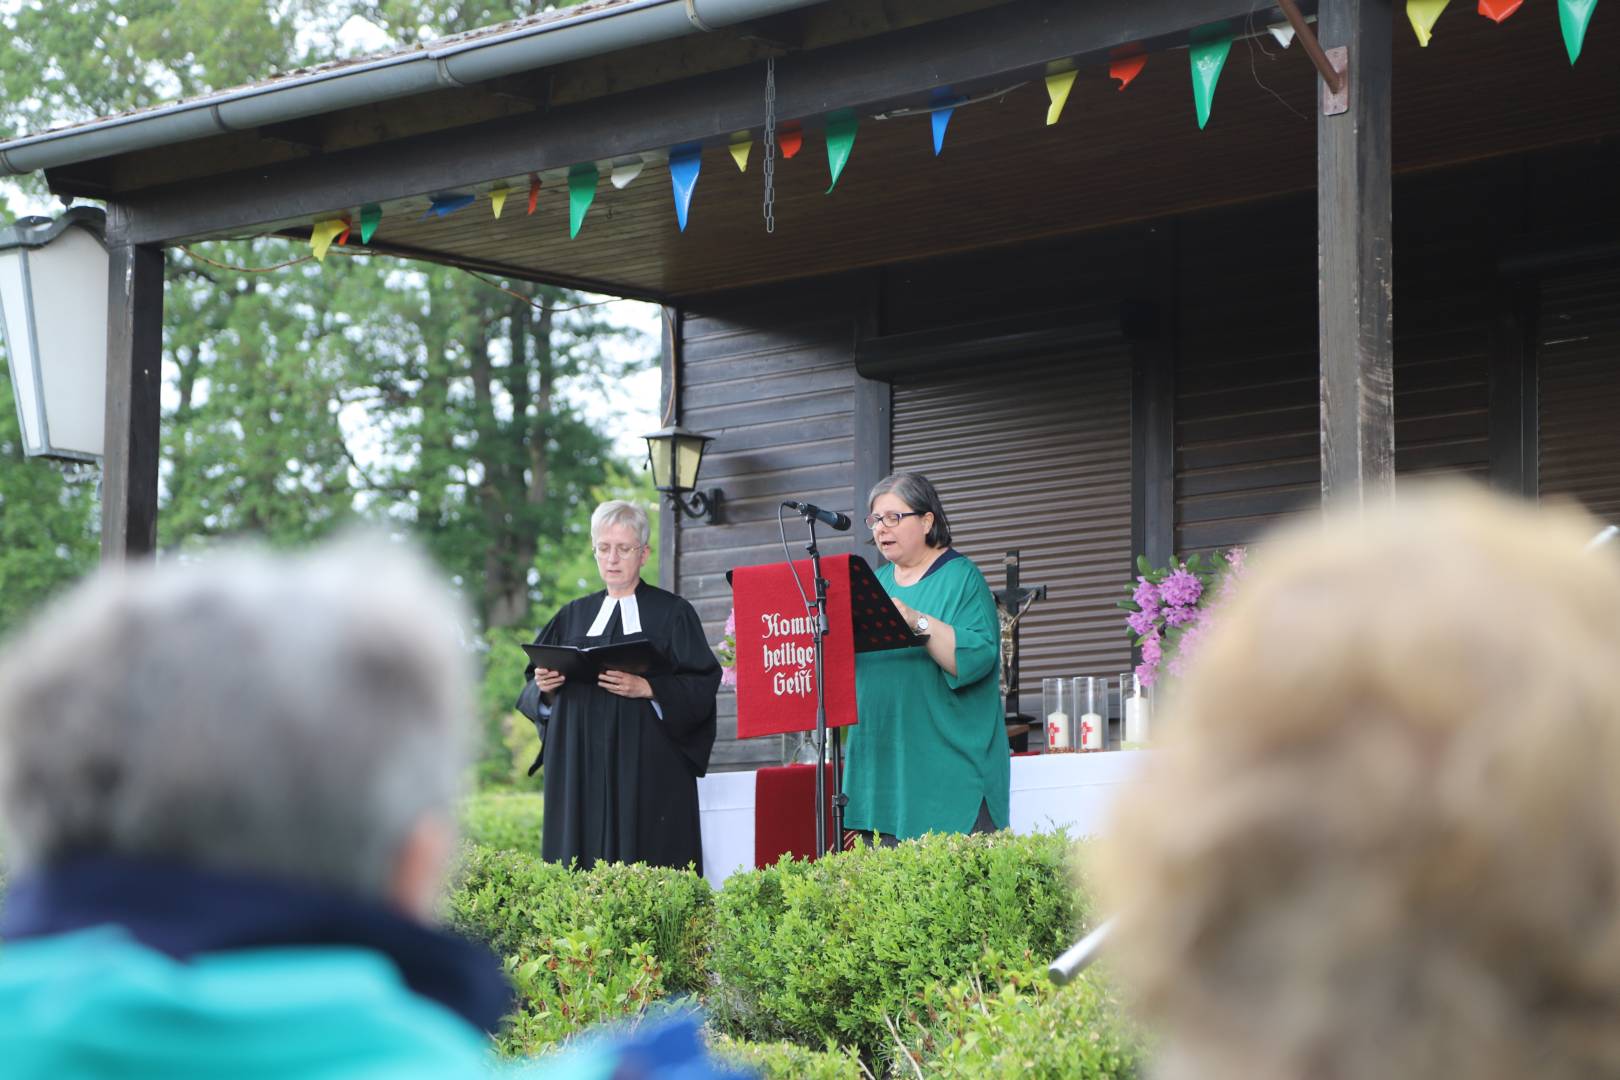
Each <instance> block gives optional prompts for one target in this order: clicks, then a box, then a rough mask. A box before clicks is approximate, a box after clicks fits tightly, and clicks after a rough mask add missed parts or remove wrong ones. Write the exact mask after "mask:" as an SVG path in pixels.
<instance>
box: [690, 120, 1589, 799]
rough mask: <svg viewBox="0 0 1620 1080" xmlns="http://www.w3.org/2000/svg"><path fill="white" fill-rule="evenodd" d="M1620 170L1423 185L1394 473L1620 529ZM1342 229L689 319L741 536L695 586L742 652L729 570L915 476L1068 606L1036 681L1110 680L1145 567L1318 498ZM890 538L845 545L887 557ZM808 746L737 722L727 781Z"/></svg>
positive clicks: (694, 569)
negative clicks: (1614, 179) (809, 516)
mask: <svg viewBox="0 0 1620 1080" xmlns="http://www.w3.org/2000/svg"><path fill="white" fill-rule="evenodd" d="M1617 165H1620V152H1617V149H1616V146H1615V145H1613V144H1599V145H1597V146H1593V147H1583V148H1577V149H1571V150H1564V151H1559V152H1556V153H1546V154H1541V155H1537V156H1533V157H1521V158H1509V159H1501V160H1497V161H1492V162H1485V163H1480V164H1476V165H1472V166H1468V167H1465V168H1459V169H1453V170H1448V171H1436V172H1432V173H1423V174H1416V175H1412V176H1407V177H1402V178H1398V180H1397V183H1396V187H1395V221H1396V245H1395V250H1396V265H1395V326H1396V348H1395V365H1396V367H1395V374H1396V384H1395V385H1396V401H1395V409H1396V412H1395V422H1396V467H1397V473H1398V474H1399V475H1402V476H1413V475H1420V474H1429V473H1435V472H1454V473H1460V474H1463V475H1467V476H1471V477H1475V478H1479V479H1488V480H1490V481H1491V482H1493V483H1495V484H1497V486H1499V487H1502V488H1505V489H1507V490H1511V491H1515V492H1520V493H1523V494H1528V495H1534V494H1535V493H1536V490H1537V487H1538V485H1540V486H1541V487H1543V488H1546V489H1547V490H1548V491H1549V492H1552V491H1556V492H1559V493H1567V494H1572V495H1574V496H1575V497H1577V498H1580V499H1582V500H1583V501H1586V502H1587V503H1588V504H1589V505H1591V506H1592V507H1593V508H1594V509H1595V510H1598V511H1599V512H1601V513H1606V514H1610V515H1620V465H1617V463H1620V423H1616V422H1615V419H1616V417H1617V416H1620V295H1617V293H1620V208H1617V207H1615V206H1613V205H1610V204H1611V203H1612V202H1613V200H1612V199H1607V200H1606V199H1605V196H1604V194H1603V191H1602V190H1601V189H1600V186H1599V185H1594V184H1593V183H1591V181H1590V177H1593V176H1599V175H1611V176H1612V175H1620V169H1617V168H1616V166H1617ZM1605 170H1607V171H1606V172H1605ZM1315 225H1316V222H1315V206H1314V196H1309V195H1307V196H1291V197H1288V198H1284V199H1279V200H1272V201H1269V202H1266V203H1263V204H1252V205H1248V206H1241V207H1232V208H1225V209H1219V210H1212V211H1207V212H1203V213H1200V214H1195V215H1187V216H1184V217H1180V218H1177V219H1174V220H1164V221H1158V222H1153V223H1147V224H1144V225H1136V226H1129V227H1124V228H1119V229H1114V230H1109V231H1106V232H1098V233H1090V234H1085V235H1082V236H1077V237H1068V238H1062V239H1058V240H1049V241H1043V242H1041V243H1039V244H1031V245H1025V246H1021V247H1016V248H1003V249H994V250H988V251H980V252H975V253H971V254H967V255H961V256H954V257H952V258H949V259H940V260H935V261H933V262H930V263H926V264H920V265H908V266H895V267H887V268H884V269H883V270H881V271H863V272H860V273H852V274H849V275H845V276H842V277H839V278H835V279H824V280H820V281H817V282H813V283H807V284H799V285H793V286H774V287H771V288H769V289H762V290H756V291H751V292H747V293H735V294H729V295H726V296H717V297H711V298H708V299H706V300H704V301H703V302H701V303H696V304H693V305H692V306H691V307H690V308H689V309H688V310H687V311H686V312H685V319H684V326H683V331H682V347H683V349H684V358H683V364H682V367H681V379H680V385H679V387H678V398H679V403H680V410H681V413H680V415H681V419H682V421H683V422H685V423H686V424H688V425H690V426H692V427H694V428H697V429H699V430H702V431H704V432H707V433H709V434H712V435H715V436H716V441H715V442H714V443H713V444H712V446H711V449H710V456H709V457H708V458H706V459H705V466H704V477H703V484H704V486H706V487H707V486H717V487H721V488H723V489H724V490H725V493H726V519H725V523H724V524H721V525H691V524H687V525H685V526H684V527H683V528H682V529H681V530H680V532H679V537H678V541H677V545H676V548H675V558H674V583H675V585H676V587H678V588H679V589H680V590H681V591H682V592H683V593H684V594H685V595H686V596H688V597H689V598H690V599H692V600H693V602H694V603H695V604H696V605H697V607H698V611H699V613H700V614H701V615H702V616H703V618H704V619H705V622H706V623H707V624H708V625H709V626H710V627H711V629H712V634H711V636H712V637H713V638H714V639H715V640H718V639H719V636H720V627H721V625H722V624H723V622H724V620H725V616H726V612H727V610H728V609H729V606H730V595H729V589H728V587H727V585H726V582H725V577H724V573H725V570H727V569H728V568H730V567H732V566H735V565H740V564H746V563H758V562H769V561H775V560H778V559H781V558H782V557H783V553H782V547H781V543H780V540H779V537H778V531H777V525H776V510H777V506H778V504H779V503H780V501H781V500H782V499H785V498H795V499H807V500H809V501H812V502H816V503H818V504H820V505H823V506H827V507H830V508H833V509H837V510H844V511H850V512H852V516H853V515H858V514H860V513H862V512H864V510H865V505H864V500H865V493H866V490H867V488H868V487H869V486H870V484H871V483H872V481H873V480H875V479H876V478H878V477H879V476H881V475H883V474H884V473H886V472H887V471H888V470H889V468H890V466H891V465H893V466H894V467H906V468H916V469H920V470H921V471H924V472H929V473H931V474H934V475H935V476H936V480H937V481H938V482H939V484H940V487H941V490H942V493H943V494H944V496H945V498H946V500H947V509H948V510H950V511H951V512H952V514H953V516H955V517H957V518H958V519H959V521H960V524H961V533H962V539H963V542H964V547H965V548H967V549H968V550H969V553H970V554H971V555H972V556H973V557H974V558H975V560H976V561H978V562H979V564H980V567H981V568H982V569H983V570H984V571H985V574H986V577H987V578H988V579H989V580H990V583H991V586H992V588H999V587H1000V586H1001V584H1002V574H1001V566H1000V561H999V558H998V556H999V554H1000V552H1001V551H1002V550H1004V549H1005V548H1010V547H1019V548H1021V549H1023V550H1025V551H1027V552H1028V557H1027V558H1026V561H1025V569H1024V575H1025V581H1026V582H1027V583H1033V584H1041V583H1048V584H1052V585H1054V586H1055V587H1056V589H1055V592H1054V595H1053V598H1052V600H1051V601H1050V602H1049V603H1048V604H1047V605H1046V606H1045V608H1044V609H1043V610H1042V611H1041V612H1040V613H1038V614H1035V615H1032V619H1031V623H1030V630H1031V633H1032V636H1031V640H1030V642H1029V643H1028V646H1027V647H1026V659H1027V663H1026V667H1025V670H1024V676H1025V685H1026V687H1028V686H1030V685H1031V683H1032V680H1034V679H1038V678H1039V677H1040V676H1041V675H1043V674H1059V673H1062V674H1081V673H1090V674H1113V673H1115V672H1114V670H1113V669H1115V668H1123V667H1124V665H1125V663H1127V662H1128V659H1129V656H1128V649H1129V646H1128V640H1127V638H1126V635H1125V633H1124V631H1123V626H1122V624H1121V625H1120V626H1119V627H1117V629H1118V631H1119V632H1118V634H1117V636H1114V635H1113V633H1112V631H1113V630H1114V629H1115V623H1116V622H1117V621H1118V620H1119V618H1120V616H1119V613H1118V612H1117V611H1116V610H1115V609H1114V608H1113V601H1114V599H1115V598H1116V596H1118V595H1120V594H1119V593H1117V592H1116V591H1115V590H1116V589H1117V587H1118V586H1119V585H1122V584H1123V583H1124V582H1125V581H1126V580H1128V578H1129V575H1130V573H1131V568H1130V563H1131V559H1132V557H1133V554H1134V552H1136V551H1143V550H1147V551H1153V550H1160V551H1165V552H1168V551H1169V550H1170V549H1171V546H1172V545H1174V550H1175V551H1177V552H1179V553H1181V554H1183V555H1185V554H1187V553H1189V552H1191V551H1195V550H1209V549H1213V548H1217V547H1225V546H1228V545H1232V544H1241V543H1251V542H1253V541H1255V540H1256V539H1257V538H1259V537H1260V536H1262V534H1263V533H1264V531H1265V529H1267V528H1268V527H1270V526H1272V525H1274V524H1276V523H1278V522H1279V521H1283V520H1286V519H1287V518H1288V517H1289V516H1291V515H1295V514H1299V513H1301V512H1305V511H1308V510H1311V509H1313V508H1315V507H1316V506H1317V505H1319V501H1320V496H1319V492H1320V465H1319V461H1320V449H1319V439H1320V436H1319V428H1318V412H1317V410H1318V386H1317V382H1318V372H1317V359H1316V350H1317V330H1316V305H1317V297H1316V290H1317V271H1316V266H1317V259H1316V243H1317V240H1316V230H1315ZM1543 365H1545V370H1543ZM801 533H802V526H800V524H799V522H798V521H797V519H796V518H794V519H793V520H790V521H789V523H788V537H789V540H790V542H793V543H794V546H793V550H792V554H793V555H794V556H798V555H799V554H801V551H802V549H801V547H800V546H799V544H798V541H799V540H800V535H801ZM864 539H865V536H864V534H862V533H861V530H859V528H858V527H857V530H856V535H855V536H854V537H852V536H850V535H848V534H843V535H838V536H836V537H834V538H832V539H830V540H829V542H828V543H826V544H825V545H824V549H823V550H824V551H828V552H837V551H851V550H853V551H857V552H859V553H862V554H864V555H866V556H867V557H868V558H872V556H871V554H870V549H869V548H867V546H866V545H865V544H864V543H862V542H860V541H864ZM1048 579H1050V580H1048ZM1081 668H1085V669H1086V670H1085V671H1081V670H1080V669H1081ZM1093 668H1095V669H1097V670H1092V669H1093ZM1036 685H1038V684H1036ZM733 708H734V699H733V698H732V697H731V696H730V695H726V696H725V697H724V698H723V709H724V713H723V715H724V716H725V718H726V720H725V724H726V728H727V729H729V730H732V731H734V726H733V725H734V715H733V714H732V712H731V710H732V709H733ZM765 744H769V745H765ZM783 751H784V747H783V746H782V744H781V743H779V742H778V741H777V740H755V741H753V743H752V744H738V743H736V742H735V741H734V740H732V739H731V738H730V737H729V735H728V734H727V733H726V731H725V730H723V741H722V743H721V745H720V746H719V747H718V748H717V750H716V755H715V764H716V767H717V768H724V767H741V766H745V765H757V764H761V763H774V762H776V761H778V760H780V757H781V755H782V753H783Z"/></svg>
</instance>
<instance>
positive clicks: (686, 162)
mask: <svg viewBox="0 0 1620 1080" xmlns="http://www.w3.org/2000/svg"><path fill="white" fill-rule="evenodd" d="M702 150H703V148H702V147H701V146H700V145H699V144H697V143H687V144H685V145H683V146H677V147H675V148H673V149H672V150H670V152H669V182H670V185H671V186H672V187H673V188H674V189H675V220H676V222H677V223H678V224H679V225H680V227H681V232H685V231H686V211H687V210H688V209H689V208H690V207H691V205H692V190H693V189H694V188H696V187H697V180H698V172H699V171H700V170H701V169H702V168H703V153H702Z"/></svg>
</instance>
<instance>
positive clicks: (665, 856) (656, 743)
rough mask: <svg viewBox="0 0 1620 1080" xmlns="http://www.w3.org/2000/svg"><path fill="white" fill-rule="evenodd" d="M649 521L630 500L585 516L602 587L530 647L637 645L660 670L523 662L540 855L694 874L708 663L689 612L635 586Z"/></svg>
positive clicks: (715, 680) (712, 666)
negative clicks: (645, 645)
mask: <svg viewBox="0 0 1620 1080" xmlns="http://www.w3.org/2000/svg"><path fill="white" fill-rule="evenodd" d="M648 533H649V523H648V521H647V514H646V511H644V510H642V509H641V508H640V507H639V506H636V505H635V504H633V503H628V502H622V501H619V500H613V501H610V502H605V503H603V504H602V505H601V506H598V507H597V508H596V511H595V512H594V513H592V514H591V544H592V546H593V547H594V548H595V551H596V567H597V570H598V571H599V572H600V573H601V575H602V583H603V584H604V585H605V586H606V588H605V589H603V590H601V591H599V592H595V593H592V594H591V595H589V596H586V597H582V598H581V599H578V600H575V601H573V602H572V603H570V604H567V605H565V606H564V607H563V608H562V610H561V611H559V612H557V614H556V616H555V617H554V618H553V619H552V620H551V621H550V622H549V623H547V624H546V626H545V628H544V629H543V630H541V631H540V634H539V636H538V637H536V638H535V641H536V643H538V644H544V645H574V646H581V647H583V646H589V645H603V644H608V643H612V642H618V641H625V640H630V639H634V638H646V639H648V640H649V641H651V642H653V643H654V644H655V645H657V646H658V647H659V648H660V649H661V650H662V651H663V652H664V654H665V655H666V656H667V657H668V658H669V660H670V662H671V665H670V667H669V668H668V669H666V670H663V671H655V672H650V673H649V674H648V675H647V677H645V678H643V677H642V676H639V675H631V674H627V673H625V672H619V671H605V672H603V673H602V675H601V677H600V679H599V680H598V681H597V683H596V684H594V685H592V684H589V683H584V684H582V683H579V682H577V681H569V680H567V679H565V678H564V677H563V675H562V674H561V673H559V672H555V671H550V670H548V669H546V668H536V667H534V666H533V665H531V666H530V667H529V669H528V670H527V672H525V675H526V677H530V678H533V679H534V680H535V683H536V684H537V686H538V688H539V690H540V692H541V693H540V704H539V707H538V709H537V710H536V711H537V713H538V717H539V718H538V719H536V720H535V725H536V726H537V727H538V728H539V730H540V740H541V743H540V754H539V756H538V757H536V758H535V762H534V765H533V766H532V767H531V768H530V769H529V772H530V774H531V775H532V774H533V773H534V771H535V770H536V769H538V768H539V767H540V766H541V765H542V764H544V765H545V770H546V771H545V818H544V823H543V825H542V827H541V841H540V855H541V857H542V858H544V859H545V860H547V861H548V862H559V863H569V862H572V863H574V864H575V865H576V866H578V867H579V868H580V869H586V868H589V867H590V866H593V865H594V864H596V863H598V862H623V863H634V862H644V863H647V864H649V865H652V866H673V867H685V866H688V865H690V866H691V867H693V868H694V869H696V870H697V871H698V872H699V873H701V872H702V870H703V842H702V839H701V836H700V833H699V826H698V794H697V779H698V777H700V776H702V775H703V774H704V773H705V772H707V771H708V768H709V752H710V751H711V750H712V749H713V748H714V732H715V702H714V698H715V692H716V690H717V689H718V688H719V686H720V663H719V661H718V660H716V659H715V656H714V652H713V650H711V649H710V648H709V643H708V641H707V640H706V639H705V637H704V634H703V625H702V623H701V622H700V621H699V620H698V617H697V612H695V611H693V610H692V605H691V604H688V603H687V602H686V601H685V600H682V599H681V598H680V597H679V596H676V595H675V594H674V593H671V592H666V591H664V590H663V589H659V588H655V587H654V586H651V585H648V584H646V583H645V582H643V581H642V580H641V567H642V564H643V563H645V562H646V561H647V555H648V547H647V538H648Z"/></svg>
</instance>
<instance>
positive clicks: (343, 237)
mask: <svg viewBox="0 0 1620 1080" xmlns="http://www.w3.org/2000/svg"><path fill="white" fill-rule="evenodd" d="M353 231H354V219H353V218H351V217H350V216H349V215H348V214H344V215H343V231H342V232H340V233H338V238H337V242H338V243H339V244H347V243H348V242H349V233H351V232H353Z"/></svg>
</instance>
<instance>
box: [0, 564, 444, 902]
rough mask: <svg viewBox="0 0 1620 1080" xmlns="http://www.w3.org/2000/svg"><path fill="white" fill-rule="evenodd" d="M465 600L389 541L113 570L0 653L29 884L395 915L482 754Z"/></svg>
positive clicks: (4, 771)
mask: <svg viewBox="0 0 1620 1080" xmlns="http://www.w3.org/2000/svg"><path fill="white" fill-rule="evenodd" d="M464 625H465V623H464V620H463V612H462V609H461V607H460V605H459V604H458V603H457V602H456V601H455V600H454V598H453V597H452V596H451V595H450V593H449V592H448V591H447V589H446V587H445V586H444V585H443V584H442V582H441V581H440V579H439V578H438V576H437V575H436V574H435V573H434V572H433V571H432V569H431V568H430V567H429V566H428V564H427V563H426V561H425V560H424V559H422V558H421V557H420V556H418V555H416V554H415V553H414V552H412V551H409V550H406V549H402V548H400V547H399V546H398V545H394V544H390V543H388V542H386V541H384V540H382V539H380V538H376V539H370V538H354V539H349V540H346V541H343V542H341V543H338V544H336V545H332V546H328V547H326V548H322V549H319V550H316V551H314V552H312V553H309V554H303V555H272V554H267V553H263V552H257V551H232V552H227V553H222V554H218V555H215V556H212V557H209V558H206V559H204V560H201V561H199V562H194V563H189V564H166V565H163V566H160V567H152V566H134V567H126V568H112V569H107V570H103V571H102V572H100V573H98V574H97V575H95V576H94V577H92V578H91V579H90V580H88V581H87V582H85V583H83V584H81V585H80V586H79V587H78V588H76V589H75V590H73V591H72V592H71V593H69V594H68V595H67V596H66V597H65V598H63V599H62V600H60V601H59V602H57V603H56V604H55V605H53V606H52V607H51V608H50V609H48V610H47V612H46V613H45V614H44V615H43V616H41V617H40V618H38V619H37V620H36V621H35V622H34V623H33V624H32V625H30V626H29V627H28V628H26V629H25V630H24V631H23V632H22V633H21V634H20V635H19V636H17V637H16V638H14V639H12V640H11V641H10V642H8V643H7V646H6V648H5V649H4V651H3V652H0V815H3V818H4V824H5V827H6V831H7V833H8V834H9V836H8V840H7V844H6V854H7V857H8V859H9V860H10V861H11V862H12V863H13V865H14V866H16V867H18V868H20V869H26V868H28V867H30V866H33V865H37V864H41V863H49V862H53V861H57V860H61V859H64V858H69V857H72V856H74V855H78V854H116V855H125V856H134V857H145V858H159V859H166V860H172V861H178V862H183V863H186V864H189V865H195V866H203V867H208V868H214V869H222V870H235V871H245V872H252V873H260V874H266V875H273V876H278V877H283V878H291V879H295V880H300V881H304V882H310V883H314V884H319V885H325V886H329V887H333V888H337V889H340V890H342V891H345V892H349V893H357V894H360V895H363V896H368V897H373V898H378V897H382V896H385V895H386V891H387V889H388V887H389V880H390V875H391V873H392V872H393V868H394V860H395V859H396V858H397V856H398V854H399V852H400V850H401V847H402V845H403V843H404V841H405V839H406V837H407V836H408V834H409V833H410V831H411V829H412V828H413V827H414V826H415V825H416V824H417V823H418V822H419V821H420V820H422V818H423V816H424V815H442V816H443V817H444V819H445V820H446V821H447V822H453V809H454V801H455V798H456V795H457V794H458V790H459V784H460V780H461V776H462V773H463V766H464V762H465V760H466V754H467V742H468V735H469V720H470V712H469V704H470V702H471V698H472V672H471V664H470V658H469V656H468V655H467V653H466V651H465V649H464V647H463V645H462V628H463V626H464Z"/></svg>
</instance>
